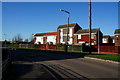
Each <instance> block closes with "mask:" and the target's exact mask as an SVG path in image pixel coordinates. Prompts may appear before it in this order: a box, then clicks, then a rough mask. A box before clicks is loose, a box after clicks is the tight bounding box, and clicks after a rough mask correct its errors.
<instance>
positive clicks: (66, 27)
mask: <svg viewBox="0 0 120 80" xmlns="http://www.w3.org/2000/svg"><path fill="white" fill-rule="evenodd" d="M66 28H67V27H66ZM66 28H59V29H66ZM69 28H74V26H73V27H69Z"/></svg>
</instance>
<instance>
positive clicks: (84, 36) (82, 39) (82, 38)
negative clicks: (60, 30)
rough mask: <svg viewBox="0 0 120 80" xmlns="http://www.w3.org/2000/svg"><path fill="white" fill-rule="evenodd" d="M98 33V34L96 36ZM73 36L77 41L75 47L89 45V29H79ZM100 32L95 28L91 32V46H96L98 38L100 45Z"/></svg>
mask: <svg viewBox="0 0 120 80" xmlns="http://www.w3.org/2000/svg"><path fill="white" fill-rule="evenodd" d="M98 33H99V34H98ZM74 35H76V37H77V40H76V42H75V45H82V44H83V43H84V44H86V45H89V29H80V30H78V31H77V32H76V33H75V34H74ZM102 35H103V34H102V32H101V31H100V30H99V29H98V28H96V29H92V30H91V45H98V37H99V42H100V44H101V43H102Z"/></svg>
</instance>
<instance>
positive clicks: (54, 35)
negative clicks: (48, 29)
mask: <svg viewBox="0 0 120 80" xmlns="http://www.w3.org/2000/svg"><path fill="white" fill-rule="evenodd" d="M50 36H57V35H50ZM35 37H47V36H35Z"/></svg>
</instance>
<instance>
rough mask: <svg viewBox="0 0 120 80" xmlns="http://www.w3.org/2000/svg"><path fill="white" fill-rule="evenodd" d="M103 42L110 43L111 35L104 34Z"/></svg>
mask: <svg viewBox="0 0 120 80" xmlns="http://www.w3.org/2000/svg"><path fill="white" fill-rule="evenodd" d="M102 43H103V44H110V36H109V35H104V36H103V38H102Z"/></svg>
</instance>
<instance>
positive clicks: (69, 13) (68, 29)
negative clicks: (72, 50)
mask: <svg viewBox="0 0 120 80" xmlns="http://www.w3.org/2000/svg"><path fill="white" fill-rule="evenodd" d="M60 11H63V12H66V13H67V14H68V24H67V40H66V42H65V43H66V49H65V52H67V51H68V34H69V20H70V12H68V11H66V10H63V9H60Z"/></svg>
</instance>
